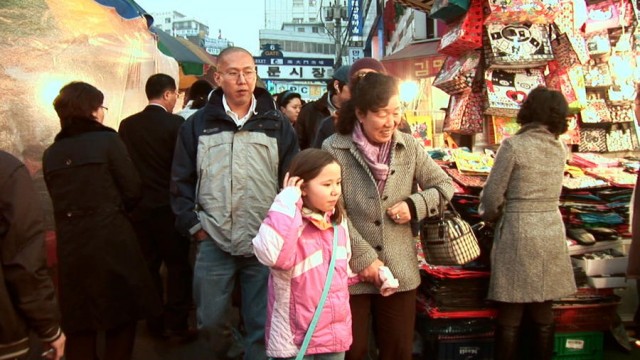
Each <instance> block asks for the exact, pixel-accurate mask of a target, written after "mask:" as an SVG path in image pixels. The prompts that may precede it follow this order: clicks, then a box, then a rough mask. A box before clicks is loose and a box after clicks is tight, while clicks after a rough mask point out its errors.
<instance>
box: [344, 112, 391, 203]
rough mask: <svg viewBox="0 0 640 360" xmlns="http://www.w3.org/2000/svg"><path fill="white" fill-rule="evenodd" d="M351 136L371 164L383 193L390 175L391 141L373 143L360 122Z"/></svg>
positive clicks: (380, 190) (369, 164) (365, 159)
mask: <svg viewBox="0 0 640 360" xmlns="http://www.w3.org/2000/svg"><path fill="white" fill-rule="evenodd" d="M351 136H352V138H353V142H354V143H356V147H357V148H358V150H360V154H362V157H363V158H364V161H365V162H366V163H367V165H368V166H369V170H370V171H371V174H372V175H373V178H374V179H375V181H376V185H377V186H378V193H379V194H382V191H383V190H384V185H385V184H386V182H387V177H388V176H389V160H390V158H391V156H390V155H391V141H388V142H386V143H384V144H372V143H371V142H370V141H369V139H367V137H366V136H365V134H364V132H363V131H362V125H361V124H360V123H359V122H358V123H356V126H354V128H353V133H352V134H351Z"/></svg>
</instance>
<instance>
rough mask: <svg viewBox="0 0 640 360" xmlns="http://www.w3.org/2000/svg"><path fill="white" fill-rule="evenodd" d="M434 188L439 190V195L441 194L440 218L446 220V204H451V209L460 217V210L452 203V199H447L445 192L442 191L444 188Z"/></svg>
mask: <svg viewBox="0 0 640 360" xmlns="http://www.w3.org/2000/svg"><path fill="white" fill-rule="evenodd" d="M432 189H436V191H437V192H438V195H440V220H444V210H445V206H446V205H449V209H451V211H452V212H453V213H454V214H455V215H456V216H458V217H460V214H458V211H457V210H456V208H455V207H453V204H451V200H449V199H447V198H446V197H445V196H444V194H443V193H442V190H440V188H439V187H436V186H434V187H432Z"/></svg>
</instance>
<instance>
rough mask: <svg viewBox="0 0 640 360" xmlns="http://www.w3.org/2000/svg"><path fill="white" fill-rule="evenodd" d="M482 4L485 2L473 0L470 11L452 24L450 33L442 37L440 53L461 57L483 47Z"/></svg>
mask: <svg viewBox="0 0 640 360" xmlns="http://www.w3.org/2000/svg"><path fill="white" fill-rule="evenodd" d="M482 3H483V0H471V4H470V6H469V11H467V13H466V14H465V15H464V17H463V18H462V20H460V21H458V22H457V23H454V24H452V25H451V27H450V28H449V31H447V32H446V33H445V34H444V35H442V39H440V46H439V47H438V52H439V53H441V54H445V55H449V56H456V57H459V56H462V55H463V54H464V53H466V52H469V51H470V50H475V49H479V48H481V47H482V23H483V19H484V13H483V11H482Z"/></svg>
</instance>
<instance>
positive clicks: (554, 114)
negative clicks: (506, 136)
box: [517, 86, 569, 137]
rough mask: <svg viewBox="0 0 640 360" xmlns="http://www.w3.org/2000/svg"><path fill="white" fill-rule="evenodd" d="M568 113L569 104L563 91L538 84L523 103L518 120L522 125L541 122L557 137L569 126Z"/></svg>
mask: <svg viewBox="0 0 640 360" xmlns="http://www.w3.org/2000/svg"><path fill="white" fill-rule="evenodd" d="M568 115H569V106H568V105H567V100H566V99H565V98H564V95H562V93H561V92H559V91H556V90H551V89H548V88H546V87H544V86H538V87H537V88H535V89H533V90H531V92H530V93H529V95H528V96H527V99H526V100H525V101H524V103H523V104H522V107H521V108H520V111H518V120H517V121H518V124H520V125H526V124H529V123H533V122H537V123H540V124H542V125H545V126H546V127H547V129H549V131H550V132H551V133H553V134H554V135H556V137H557V136H559V135H561V134H563V133H564V132H566V131H567V129H568V128H569V123H568V122H567V116H568Z"/></svg>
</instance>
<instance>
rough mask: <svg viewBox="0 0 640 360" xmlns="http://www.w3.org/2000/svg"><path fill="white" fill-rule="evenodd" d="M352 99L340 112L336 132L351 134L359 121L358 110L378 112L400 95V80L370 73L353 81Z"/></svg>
mask: <svg viewBox="0 0 640 360" xmlns="http://www.w3.org/2000/svg"><path fill="white" fill-rule="evenodd" d="M352 83H353V88H349V90H351V99H350V100H349V101H347V102H346V103H345V104H344V105H343V106H342V108H341V109H340V110H339V111H338V122H337V124H336V131H337V132H338V133H340V134H351V132H353V128H354V126H355V125H356V122H357V121H358V118H357V117H356V110H360V111H361V112H363V113H365V114H366V113H367V112H369V111H377V110H378V109H381V108H383V107H385V106H387V104H389V99H391V97H393V96H394V95H398V94H399V93H400V88H399V82H398V79H397V78H395V77H393V76H389V75H385V74H380V73H376V72H368V73H366V74H364V75H363V76H358V77H356V78H355V79H354V80H352Z"/></svg>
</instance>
